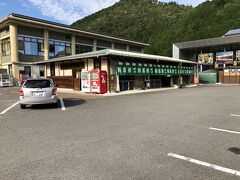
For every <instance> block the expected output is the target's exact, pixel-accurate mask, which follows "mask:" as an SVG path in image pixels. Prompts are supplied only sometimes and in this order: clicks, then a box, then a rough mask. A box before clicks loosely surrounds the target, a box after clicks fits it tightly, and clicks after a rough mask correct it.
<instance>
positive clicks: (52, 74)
mask: <svg viewBox="0 0 240 180" xmlns="http://www.w3.org/2000/svg"><path fill="white" fill-rule="evenodd" d="M50 73H51V76H55V63H54V62H53V63H50Z"/></svg>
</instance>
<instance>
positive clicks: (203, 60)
mask: <svg viewBox="0 0 240 180" xmlns="http://www.w3.org/2000/svg"><path fill="white" fill-rule="evenodd" d="M198 63H199V64H213V53H201V54H198Z"/></svg>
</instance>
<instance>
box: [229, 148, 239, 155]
mask: <svg viewBox="0 0 240 180" xmlns="http://www.w3.org/2000/svg"><path fill="white" fill-rule="evenodd" d="M228 151H230V152H232V153H234V154H240V148H237V147H231V148H228Z"/></svg>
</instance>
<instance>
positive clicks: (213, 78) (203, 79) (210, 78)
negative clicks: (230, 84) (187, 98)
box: [199, 70, 217, 84]
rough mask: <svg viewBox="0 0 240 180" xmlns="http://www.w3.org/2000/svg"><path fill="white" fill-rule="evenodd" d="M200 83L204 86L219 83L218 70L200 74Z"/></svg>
mask: <svg viewBox="0 0 240 180" xmlns="http://www.w3.org/2000/svg"><path fill="white" fill-rule="evenodd" d="M199 82H200V83H203V84H216V83H217V72H216V70H207V71H204V72H201V73H199Z"/></svg>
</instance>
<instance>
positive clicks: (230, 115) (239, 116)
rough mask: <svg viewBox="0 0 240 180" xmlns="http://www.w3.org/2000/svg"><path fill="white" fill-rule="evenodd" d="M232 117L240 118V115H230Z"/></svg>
mask: <svg viewBox="0 0 240 180" xmlns="http://www.w3.org/2000/svg"><path fill="white" fill-rule="evenodd" d="M230 116H232V117H240V115H238V114H230Z"/></svg>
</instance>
